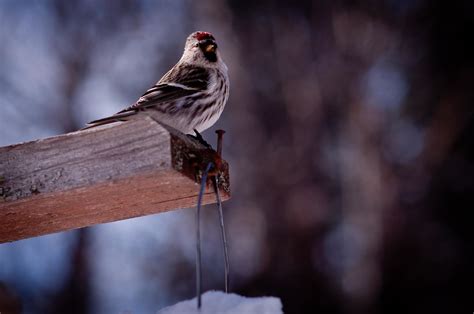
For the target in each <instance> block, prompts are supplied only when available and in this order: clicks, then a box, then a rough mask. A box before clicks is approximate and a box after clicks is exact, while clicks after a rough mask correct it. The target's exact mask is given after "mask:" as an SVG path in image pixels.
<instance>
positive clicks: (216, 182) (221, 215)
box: [212, 175, 230, 293]
mask: <svg viewBox="0 0 474 314" xmlns="http://www.w3.org/2000/svg"><path fill="white" fill-rule="evenodd" d="M212 183H213V185H214V191H215V192H216V200H217V210H218V211H219V220H220V225H221V235H222V246H223V250H224V285H225V292H226V293H228V292H229V268H230V267H229V253H228V249H227V248H228V246H227V238H226V234H225V225H224V212H223V210H222V201H221V196H220V193H219V179H218V178H217V175H216V176H214V181H213V182H212Z"/></svg>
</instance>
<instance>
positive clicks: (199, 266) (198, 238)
mask: <svg viewBox="0 0 474 314" xmlns="http://www.w3.org/2000/svg"><path fill="white" fill-rule="evenodd" d="M212 166H213V163H212V162H209V163H208V164H207V167H206V170H204V172H203V174H202V178H201V189H200V190H199V196H198V203H197V212H196V294H197V307H198V309H199V308H201V303H202V302H201V294H202V263H201V228H200V220H201V219H200V216H201V204H202V197H203V196H204V190H205V189H206V183H207V174H208V173H209V170H211V168H212Z"/></svg>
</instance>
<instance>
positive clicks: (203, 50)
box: [181, 32, 221, 66]
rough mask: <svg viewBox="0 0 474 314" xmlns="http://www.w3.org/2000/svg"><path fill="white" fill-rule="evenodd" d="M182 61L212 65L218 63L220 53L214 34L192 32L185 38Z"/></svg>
mask: <svg viewBox="0 0 474 314" xmlns="http://www.w3.org/2000/svg"><path fill="white" fill-rule="evenodd" d="M181 59H182V60H183V61H186V62H189V63H194V64H196V63H197V64H200V65H204V66H206V65H207V66H213V65H216V64H217V63H219V62H220V61H221V60H220V53H219V51H218V49H217V43H216V39H215V38H214V36H212V34H211V33H208V32H194V33H192V34H191V35H189V36H188V38H187V39H186V45H185V47H184V53H183V57H182V58H181Z"/></svg>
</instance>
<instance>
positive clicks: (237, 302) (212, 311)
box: [157, 291, 283, 314]
mask: <svg viewBox="0 0 474 314" xmlns="http://www.w3.org/2000/svg"><path fill="white" fill-rule="evenodd" d="M157 314H283V310H282V304H281V300H280V299H279V298H275V297H260V298H247V297H243V296H240V295H238V294H234V293H224V292H221V291H208V292H206V293H204V294H203V295H202V306H201V309H200V310H198V308H197V301H196V298H194V299H192V300H186V301H182V302H179V303H176V304H175V305H172V306H169V307H166V308H164V309H162V310H160V311H158V313H157Z"/></svg>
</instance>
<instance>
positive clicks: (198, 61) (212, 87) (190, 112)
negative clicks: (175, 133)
mask: <svg viewBox="0 0 474 314" xmlns="http://www.w3.org/2000/svg"><path fill="white" fill-rule="evenodd" d="M227 72H228V70H227V66H226V64H225V63H224V61H223V59H222V57H221V54H220V51H219V48H218V45H217V42H216V40H215V38H214V36H213V35H212V34H211V33H209V32H203V31H197V32H193V33H191V34H190V35H189V36H188V37H187V39H186V43H185V46H184V52H183V54H182V56H181V58H180V59H179V61H178V63H176V65H174V66H173V67H172V68H171V69H170V70H169V71H168V72H167V73H166V74H165V75H163V77H162V78H161V79H160V80H159V81H158V82H157V83H156V84H155V85H153V86H152V87H150V88H149V89H148V90H147V91H146V92H145V93H144V94H143V95H142V96H141V97H140V98H139V99H138V100H137V101H136V102H135V103H133V104H132V105H130V106H129V107H127V108H125V109H123V110H121V111H119V112H117V113H116V114H114V115H112V116H109V117H106V118H102V119H98V120H94V121H91V122H89V123H88V124H87V125H86V127H85V128H83V129H89V128H93V127H97V126H101V125H105V124H109V123H115V122H124V121H129V120H134V119H140V118H143V117H146V116H150V117H151V118H153V119H154V120H158V121H159V122H161V123H164V124H166V125H168V126H171V127H173V128H175V129H177V130H179V131H181V132H182V133H185V134H192V133H193V132H194V133H195V134H196V137H197V138H198V139H199V138H201V139H202V136H201V135H200V133H201V132H202V131H204V130H206V129H208V128H210V127H211V126H212V125H214V124H215V123H216V121H217V120H218V119H219V117H220V116H221V114H222V111H223V110H224V107H225V105H226V103H227V100H228V99H229V76H228V73H227Z"/></svg>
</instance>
